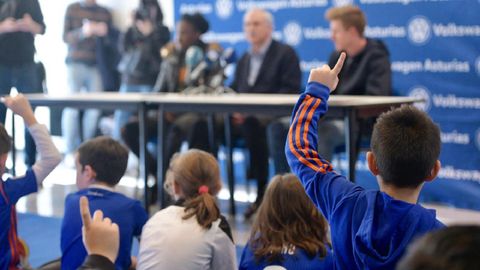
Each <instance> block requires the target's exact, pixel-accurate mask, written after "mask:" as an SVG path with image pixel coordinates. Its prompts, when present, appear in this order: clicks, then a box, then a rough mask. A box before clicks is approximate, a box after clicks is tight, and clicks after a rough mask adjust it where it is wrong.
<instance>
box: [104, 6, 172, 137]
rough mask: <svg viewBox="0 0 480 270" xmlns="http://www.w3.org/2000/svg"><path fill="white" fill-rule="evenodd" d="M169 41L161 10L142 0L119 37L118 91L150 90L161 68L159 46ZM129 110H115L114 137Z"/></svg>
mask: <svg viewBox="0 0 480 270" xmlns="http://www.w3.org/2000/svg"><path fill="white" fill-rule="evenodd" d="M169 40H170V31H169V30H168V28H167V27H166V26H165V25H164V24H163V13H162V10H161V8H160V6H159V4H158V2H157V1H156V0H141V1H140V4H139V7H138V8H137V9H136V10H135V12H134V13H133V23H132V25H131V26H130V27H129V28H128V30H127V32H126V33H125V35H124V36H123V38H122V41H121V44H120V51H121V53H122V59H121V61H120V63H119V65H118V71H120V73H121V75H122V84H121V86H120V93H130V92H150V91H152V88H153V86H154V84H155V81H156V78H157V75H158V73H159V71H160V65H161V61H162V58H161V56H160V49H161V48H162V47H163V46H164V45H165V44H167V42H168V41H169ZM130 117H131V113H130V112H127V111H120V110H117V111H116V112H115V128H114V130H113V137H114V138H115V139H120V137H121V136H120V129H121V127H122V126H124V125H125V124H126V123H127V122H128V120H129V118H130Z"/></svg>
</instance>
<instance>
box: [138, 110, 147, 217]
mask: <svg viewBox="0 0 480 270" xmlns="http://www.w3.org/2000/svg"><path fill="white" fill-rule="evenodd" d="M138 129H139V130H138V135H139V136H138V142H139V146H140V149H139V162H140V166H139V167H140V177H141V178H142V179H143V181H144V182H145V194H144V206H145V210H147V213H148V202H149V195H148V187H147V182H148V164H147V158H146V155H147V123H146V108H145V106H139V108H138Z"/></svg>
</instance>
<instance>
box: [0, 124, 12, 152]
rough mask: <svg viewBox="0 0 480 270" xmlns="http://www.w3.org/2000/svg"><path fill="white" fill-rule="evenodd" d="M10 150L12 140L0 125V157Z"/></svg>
mask: <svg viewBox="0 0 480 270" xmlns="http://www.w3.org/2000/svg"><path fill="white" fill-rule="evenodd" d="M11 148H12V138H10V136H9V135H8V133H7V130H6V129H5V127H4V126H3V124H2V123H0V155H3V154H7V153H8V152H10V149H11Z"/></svg>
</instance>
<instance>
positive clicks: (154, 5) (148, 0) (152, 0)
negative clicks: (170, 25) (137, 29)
mask: <svg viewBox="0 0 480 270" xmlns="http://www.w3.org/2000/svg"><path fill="white" fill-rule="evenodd" d="M137 12H139V13H140V14H139V15H141V16H142V18H143V19H149V20H152V21H153V22H154V23H157V24H162V22H163V12H162V9H161V8H160V5H159V4H158V1H157V0H141V1H140V3H139V7H138V11H137Z"/></svg>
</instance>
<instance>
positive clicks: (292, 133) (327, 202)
mask: <svg viewBox="0 0 480 270" xmlns="http://www.w3.org/2000/svg"><path fill="white" fill-rule="evenodd" d="M344 61H345V54H344V53H342V54H341V55H340V58H339V59H338V61H337V64H336V65H335V67H334V68H333V69H330V68H329V67H328V66H327V65H324V66H323V67H321V68H317V69H313V70H312V71H311V72H310V77H309V80H308V85H307V89H306V90H305V92H304V93H303V94H302V95H301V96H300V99H299V101H298V102H297V104H296V106H295V108H294V111H293V115H292V121H291V125H290V130H289V132H288V138H287V142H286V145H285V154H286V156H287V160H288V163H289V165H290V167H291V168H292V170H293V172H294V173H295V174H296V175H297V176H298V178H299V179H300V181H301V182H302V184H303V186H304V187H305V191H306V192H307V194H308V195H309V196H310V198H311V199H312V200H313V202H314V203H315V204H316V205H317V206H318V207H319V208H320V209H321V210H322V212H323V214H324V215H325V216H326V217H327V219H328V218H329V214H330V213H331V212H332V210H333V209H334V207H335V205H336V203H337V202H338V200H339V199H341V198H342V197H343V195H345V193H346V192H350V191H351V190H352V188H354V187H355V186H354V185H353V184H352V183H351V182H349V181H348V180H346V179H345V177H343V176H341V175H338V174H337V173H335V172H333V168H332V166H331V165H330V163H329V162H328V161H326V160H324V159H323V158H322V157H320V155H319V153H318V152H317V140H318V138H317V124H318V120H319V119H320V118H321V117H322V116H323V115H325V113H326V112H327V109H328V104H327V100H328V98H329V95H330V92H331V90H332V91H333V90H334V89H335V88H336V86H337V84H338V73H339V72H340V70H341V69H342V66H343V62H344ZM319 135H320V136H321V134H319Z"/></svg>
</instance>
